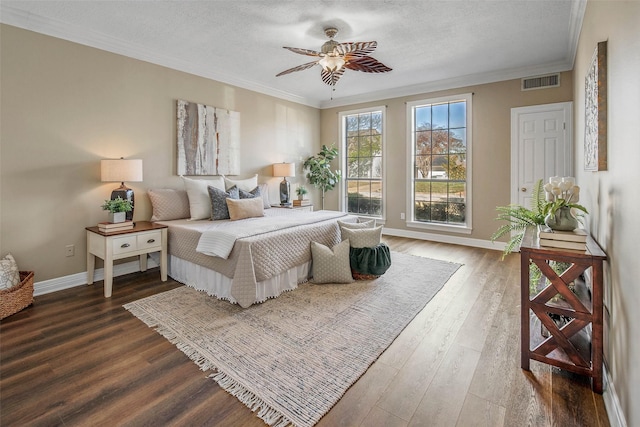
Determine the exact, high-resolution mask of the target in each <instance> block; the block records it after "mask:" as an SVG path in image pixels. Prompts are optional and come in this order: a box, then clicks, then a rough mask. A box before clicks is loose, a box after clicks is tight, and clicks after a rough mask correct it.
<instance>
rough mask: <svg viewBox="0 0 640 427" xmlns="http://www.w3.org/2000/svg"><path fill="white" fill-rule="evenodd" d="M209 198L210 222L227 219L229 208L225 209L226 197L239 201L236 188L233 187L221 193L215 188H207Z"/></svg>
mask: <svg viewBox="0 0 640 427" xmlns="http://www.w3.org/2000/svg"><path fill="white" fill-rule="evenodd" d="M207 190H208V191H209V197H210V198H211V220H213V221H215V220H218V219H229V208H228V207H227V197H228V198H230V199H239V198H240V195H239V193H238V187H236V186H235V185H234V186H233V187H231V188H229V189H228V190H227V191H222V190H220V189H218V188H216V187H212V186H209V187H207Z"/></svg>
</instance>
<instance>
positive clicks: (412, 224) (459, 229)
mask: <svg viewBox="0 0 640 427" xmlns="http://www.w3.org/2000/svg"><path fill="white" fill-rule="evenodd" d="M406 225H407V227H409V228H421V229H424V230H435V231H445V232H447V233H459V234H471V232H472V231H473V229H471V228H470V227H467V226H466V225H450V224H430V223H424V222H418V221H407V222H406Z"/></svg>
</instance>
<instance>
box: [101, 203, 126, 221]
mask: <svg viewBox="0 0 640 427" xmlns="http://www.w3.org/2000/svg"><path fill="white" fill-rule="evenodd" d="M102 209H104V210H105V211H109V222H112V223H118V222H124V221H125V220H126V215H127V212H131V210H132V209H133V205H132V204H131V202H130V201H129V200H125V199H123V198H122V197H120V196H118V197H116V198H115V199H113V200H105V201H104V203H103V204H102Z"/></svg>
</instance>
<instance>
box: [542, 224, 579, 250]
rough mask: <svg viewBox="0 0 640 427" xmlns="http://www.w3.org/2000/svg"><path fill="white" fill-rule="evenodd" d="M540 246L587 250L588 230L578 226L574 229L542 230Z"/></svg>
mask: <svg viewBox="0 0 640 427" xmlns="http://www.w3.org/2000/svg"><path fill="white" fill-rule="evenodd" d="M539 237H540V246H546V247H552V248H561V249H575V250H578V251H586V250H587V232H586V231H584V230H581V229H579V228H576V229H575V230H573V231H557V230H552V229H550V228H543V229H541V230H540V234H539Z"/></svg>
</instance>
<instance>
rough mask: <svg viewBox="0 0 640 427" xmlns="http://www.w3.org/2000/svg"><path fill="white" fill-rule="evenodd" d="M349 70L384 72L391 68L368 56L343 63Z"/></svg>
mask: <svg viewBox="0 0 640 427" xmlns="http://www.w3.org/2000/svg"><path fill="white" fill-rule="evenodd" d="M344 66H345V67H346V68H348V69H350V70H355V71H362V72H364V73H386V72H388V71H391V70H392V68H389V67H387V66H386V65H384V64H383V63H382V62H380V61H378V60H377V59H375V58H372V57H370V56H363V57H362V58H355V59H352V60H351V61H349V62H347V63H346V64H344Z"/></svg>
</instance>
